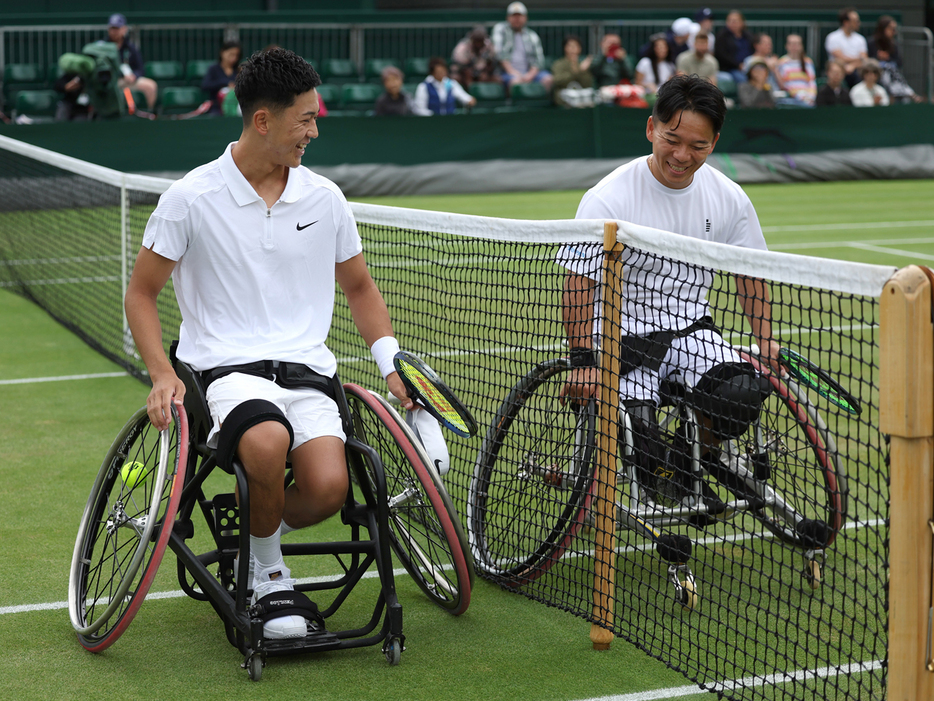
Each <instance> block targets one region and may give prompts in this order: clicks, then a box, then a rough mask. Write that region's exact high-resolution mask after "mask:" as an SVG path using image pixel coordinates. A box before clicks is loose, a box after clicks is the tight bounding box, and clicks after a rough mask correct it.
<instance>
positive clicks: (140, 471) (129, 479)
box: [120, 462, 146, 489]
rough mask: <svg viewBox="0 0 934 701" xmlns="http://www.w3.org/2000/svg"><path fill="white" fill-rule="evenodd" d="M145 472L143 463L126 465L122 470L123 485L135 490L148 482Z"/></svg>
mask: <svg viewBox="0 0 934 701" xmlns="http://www.w3.org/2000/svg"><path fill="white" fill-rule="evenodd" d="M145 472H146V466H145V465H144V464H143V463H141V462H128V463H124V465H123V467H121V468H120V477H122V478H123V483H124V484H125V485H126V486H127V489H133V488H134V487H137V486H139V485H140V484H142V483H143V482H145V481H146V476H144V473H145Z"/></svg>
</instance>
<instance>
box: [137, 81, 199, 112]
mask: <svg viewBox="0 0 934 701" xmlns="http://www.w3.org/2000/svg"><path fill="white" fill-rule="evenodd" d="M159 92H160V93H161V99H160V103H161V106H160V111H161V112H162V113H163V114H181V113H183V112H191V111H192V110H193V109H195V108H196V107H197V106H198V105H200V104H201V103H202V102H204V93H203V92H202V91H201V88H196V87H194V86H193V85H186V86H176V87H168V88H165V90H160V91H159ZM144 104H145V103H144Z"/></svg>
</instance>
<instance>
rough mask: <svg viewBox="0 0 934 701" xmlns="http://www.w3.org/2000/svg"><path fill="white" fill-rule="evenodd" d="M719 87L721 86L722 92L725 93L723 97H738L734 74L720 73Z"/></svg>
mask: <svg viewBox="0 0 934 701" xmlns="http://www.w3.org/2000/svg"><path fill="white" fill-rule="evenodd" d="M717 87H718V88H720V92H722V93H723V97H731V98H733V99H734V100H735V99H736V96H737V92H736V81H735V80H733V76H731V75H728V74H724V73H721V74H720V75H718V76H717Z"/></svg>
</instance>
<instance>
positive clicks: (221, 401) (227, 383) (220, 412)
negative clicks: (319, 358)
mask: <svg viewBox="0 0 934 701" xmlns="http://www.w3.org/2000/svg"><path fill="white" fill-rule="evenodd" d="M249 399H265V400H266V401H269V402H272V403H273V404H275V405H276V406H277V407H279V409H281V410H282V413H283V414H285V418H287V419H288V420H289V423H290V424H292V431H293V432H294V434H295V438H294V440H293V441H292V448H291V449H292V450H294V449H295V448H298V447H299V446H300V445H302V444H304V443H307V442H308V441H310V440H312V439H313V438H320V437H322V436H335V437H336V438H340V439H341V440H342V441H344V440H346V436H345V435H344V429H343V424H342V423H341V416H340V411H339V410H338V408H337V403H336V402H335V401H334V400H333V399H331V398H330V397H329V396H327V395H326V394H324V393H322V392H319V391H318V390H316V389H305V388H299V389H285V388H283V387H280V386H279V385H277V384H276V383H275V382H273V381H272V380H267V379H266V378H264V377H257V376H256V375H245V374H243V373H240V372H235V373H232V374H230V375H225V376H224V377H222V378H220V379H219V380H215V381H214V382H212V383H211V385H210V386H209V387H208V391H207V402H208V409H210V411H211V418H212V419H213V420H214V426H213V427H212V428H211V433H210V435H209V436H208V446H209V447H211V448H216V447H217V434H218V432H219V431H220V426H221V424H222V423H223V422H224V419H225V418H227V414H229V413H230V412H231V411H232V410H233V409H234V408H235V407H237V406H239V405H240V404H242V403H243V402H245V401H247V400H249Z"/></svg>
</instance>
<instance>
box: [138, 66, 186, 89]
mask: <svg viewBox="0 0 934 701" xmlns="http://www.w3.org/2000/svg"><path fill="white" fill-rule="evenodd" d="M143 74H144V75H145V76H146V77H147V78H152V79H153V80H154V81H156V82H157V83H158V84H159V87H160V88H170V87H182V86H184V85H186V82H185V67H184V66H183V65H182V62H181V61H147V62H146V67H145V68H144V70H143Z"/></svg>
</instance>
